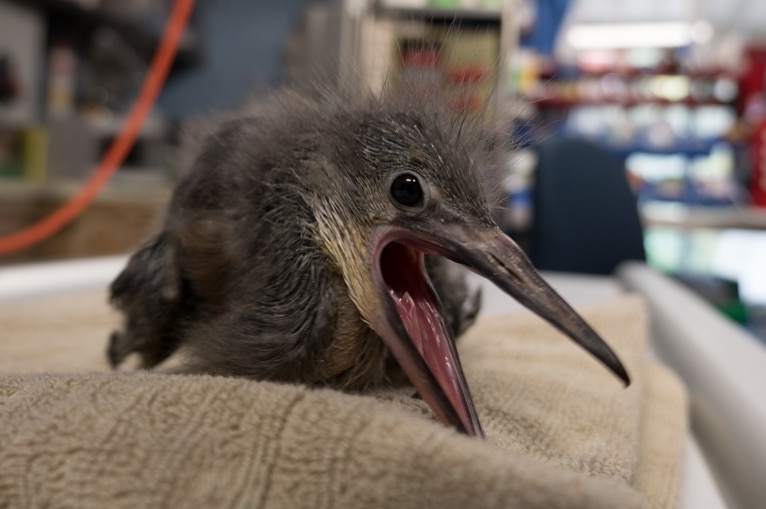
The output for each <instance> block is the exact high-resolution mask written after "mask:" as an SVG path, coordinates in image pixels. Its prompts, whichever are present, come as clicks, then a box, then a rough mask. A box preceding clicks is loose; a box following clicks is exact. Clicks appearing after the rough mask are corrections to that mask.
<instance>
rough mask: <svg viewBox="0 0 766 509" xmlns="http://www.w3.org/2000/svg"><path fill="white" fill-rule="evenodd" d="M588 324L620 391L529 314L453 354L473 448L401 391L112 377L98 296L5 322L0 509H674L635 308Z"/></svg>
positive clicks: (632, 300) (653, 368)
mask: <svg viewBox="0 0 766 509" xmlns="http://www.w3.org/2000/svg"><path fill="white" fill-rule="evenodd" d="M582 311H583V313H584V315H585V317H586V319H587V320H588V321H589V322H590V323H591V324H592V325H593V326H594V327H595V328H596V329H597V330H598V331H599V332H600V333H601V334H602V335H603V337H604V338H605V339H606V340H607V341H608V342H609V343H610V345H612V346H613V348H614V349H615V350H616V352H617V353H618V355H620V357H621V358H622V360H623V361H624V363H625V364H626V366H627V368H628V371H629V372H630V374H631V376H632V377H633V384H632V385H631V386H630V387H629V388H628V389H625V388H623V387H622V385H621V384H620V382H619V381H618V380H617V379H615V378H614V377H613V376H612V375H611V374H610V373H609V372H608V371H607V370H606V369H604V368H603V367H602V366H601V365H599V364H598V363H597V362H596V361H594V360H593V359H592V358H591V357H590V356H589V355H587V354H586V353H584V352H583V351H582V350H580V349H579V347H577V346H576V345H574V344H573V343H571V342H570V341H568V340H567V339H565V338H564V337H563V336H561V335H560V334H559V333H558V332H556V331H555V330H553V329H552V328H551V327H550V326H549V325H547V324H545V323H544V322H542V321H541V320H540V319H539V318H537V317H535V316H533V315H531V314H530V313H527V312H516V313H512V314H508V315H504V316H499V317H487V318H483V319H480V320H479V321H478V323H477V324H476V325H475V326H474V327H473V328H472V329H471V330H470V331H469V333H468V334H467V335H466V336H465V337H464V338H462V339H461V340H460V342H459V350H460V355H461V358H462V360H463V365H464V369H465V372H466V376H467V379H468V383H469V385H470V388H471V392H472V394H473V396H474V401H475V403H476V406H477V408H478V412H479V416H480V418H481V421H482V423H483V425H484V428H485V432H486V435H487V438H486V440H478V439H473V438H469V437H466V436H462V435H459V434H457V433H456V432H454V431H453V430H451V429H448V428H445V427H443V426H442V425H441V424H439V423H437V422H435V421H434V419H433V416H432V414H431V412H430V410H429V409H428V407H427V406H426V405H425V404H424V403H423V402H422V401H421V400H419V399H416V398H413V397H412V393H413V390H412V389H411V388H403V389H387V390H379V391H377V392H375V393H373V394H365V395H354V394H344V393H340V392H336V391H331V390H326V389H309V388H306V387H303V386H298V385H287V384H276V383H269V382H256V381H252V380H245V379H236V378H226V377H212V376H205V375H191V374H169V373H151V372H149V373H147V372H135V373H133V372H129V373H126V372H120V373H109V372H107V371H108V368H107V365H106V362H105V360H104V350H105V347H106V337H107V335H108V332H109V330H110V329H111V328H112V327H113V326H114V325H115V324H116V323H117V320H118V319H119V318H118V317H117V316H115V315H114V314H113V313H112V312H110V311H109V310H108V308H107V307H106V305H105V304H104V295H103V293H101V292H97V293H94V292H90V293H83V294H78V295H70V296H60V297H56V298H51V299H48V300H46V301H44V302H40V301H35V302H27V303H21V304H14V305H10V306H6V307H5V308H3V309H1V310H0V444H2V447H0V473H1V475H0V507H39V506H50V507H131V508H132V507H267V508H282V507H284V508H302V507H306V508H309V507H311V508H316V507H319V508H323V507H327V508H336V507H338V508H340V507H382V508H387V507H391V508H402V507H418V508H422V507H438V508H453V507H454V508H465V507H472V508H473V507H476V508H480V507H487V508H494V507H498V508H499V507H518V508H601V507H603V508H613V507H621V508H633V507H636V508H638V507H653V508H670V507H674V506H675V505H676V497H677V493H678V484H679V479H680V468H681V464H682V457H683V450H682V448H683V443H684V437H685V433H686V431H687V421H686V399H685V393H684V390H683V388H682V386H681V384H680V383H679V381H678V380H677V378H676V377H675V376H674V375H672V374H671V373H670V372H669V371H667V370H666V369H665V368H663V367H662V366H659V365H658V364H656V363H654V362H653V361H650V360H647V356H646V349H647V346H646V337H647V319H646V311H645V309H644V306H643V303H642V302H641V301H640V299H638V298H636V297H624V298H620V299H618V300H616V301H614V302H610V303H607V304H603V305H599V306H595V307H590V308H587V309H584V310H582Z"/></svg>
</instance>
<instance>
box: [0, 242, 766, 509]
mask: <svg viewBox="0 0 766 509" xmlns="http://www.w3.org/2000/svg"><path fill="white" fill-rule="evenodd" d="M126 261H127V257H125V256H115V257H107V258H93V259H82V260H75V261H66V262H57V263H40V264H30V265H19V266H8V267H0V302H2V301H11V300H19V299H33V298H36V297H42V296H45V295H51V294H61V293H65V292H69V291H77V290H83V289H89V288H99V287H102V288H106V287H107V286H108V284H109V283H110V282H111V281H112V280H113V279H114V277H115V276H116V275H117V274H118V273H119V271H120V270H121V269H122V268H123V267H124V266H125V263H126ZM544 276H545V278H546V279H547V280H548V282H549V283H550V284H551V285H552V286H553V287H554V288H556V290H558V291H559V292H560V293H561V295H562V296H563V297H564V298H565V299H566V300H567V301H569V302H570V303H571V304H573V305H574V306H575V307H578V306H581V305H587V304H595V303H598V302H604V301H607V300H609V299H613V298H615V297H616V296H618V295H620V294H621V293H622V289H621V286H620V285H619V283H618V282H617V281H616V280H615V279H614V278H609V277H603V276H583V275H573V274H560V273H550V274H545V275H544ZM469 277H470V281H471V282H472V284H474V285H480V286H481V288H482V294H483V299H482V300H483V305H482V313H483V314H499V313H505V312H508V311H511V310H519V309H521V306H520V305H519V304H518V303H517V302H516V301H515V300H513V299H512V298H511V297H509V296H507V295H506V294H505V293H503V292H502V291H500V290H499V289H497V288H496V287H495V286H494V285H493V284H492V283H490V282H489V281H487V280H485V279H483V278H480V277H478V276H476V275H474V274H470V275H469ZM765 374H766V370H764V371H763V372H762V373H761V375H762V376H766V375H765ZM763 387H764V386H763V385H762V386H761V388H763ZM765 471H766V470H761V471H760V472H765ZM756 472H758V471H756ZM679 507H680V509H724V508H725V507H726V505H725V504H724V503H723V500H722V499H721V496H720V494H719V492H718V489H717V487H716V484H715V482H714V480H713V476H712V475H711V473H710V469H709V468H708V466H707V464H706V462H705V459H704V458H703V456H702V454H701V453H700V450H699V447H698V446H697V444H696V441H695V439H694V438H693V437H689V439H688V440H687V454H686V458H685V471H684V477H683V482H682V492H681V501H680V505H679ZM743 507H745V506H743ZM752 507H756V506H752Z"/></svg>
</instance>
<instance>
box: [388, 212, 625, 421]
mask: <svg viewBox="0 0 766 509" xmlns="http://www.w3.org/2000/svg"><path fill="white" fill-rule="evenodd" d="M377 246H378V247H377V248H376V259H377V263H376V264H375V265H376V269H377V270H376V279H377V282H378V285H379V288H381V289H387V293H388V295H386V296H382V298H383V301H384V302H386V305H385V306H384V307H385V310H386V312H385V314H384V317H383V319H382V320H380V323H378V324H376V329H377V330H378V333H379V334H380V335H381V337H382V338H383V340H384V342H385V343H386V344H387V345H388V347H389V349H390V350H391V352H392V353H393V355H394V357H395V358H396V359H397V361H398V362H399V364H400V365H401V366H402V369H403V370H404V371H405V373H406V374H407V376H408V377H409V379H410V381H411V382H412V383H413V385H414V386H415V388H416V389H417V390H418V392H419V393H420V395H421V396H422V397H423V399H424V400H425V401H426V402H427V403H428V404H429V405H430V406H431V408H432V410H433V411H434V413H435V414H436V416H437V418H439V420H440V421H442V422H443V423H445V424H447V425H451V426H454V427H455V428H456V429H458V430H459V431H461V432H463V433H466V434H469V435H474V436H482V429H481V425H480V423H479V419H478V417H477V414H476V409H475V408H474V405H473V402H472V400H471V396H470V393H469V391H468V385H467V383H466V380H465V376H464V375H463V371H462V368H461V366H460V359H459V358H458V355H457V352H456V349H455V344H454V337H453V335H452V331H451V329H450V327H449V326H448V325H447V323H446V320H445V318H444V310H443V307H442V305H441V302H440V301H439V299H438V297H437V296H436V293H435V292H434V290H433V288H432V286H431V284H430V282H429V280H428V278H427V277H426V276H425V269H424V267H423V253H430V254H436V255H441V256H445V257H447V258H450V259H452V260H453V261H455V262H458V263H460V264H463V265H465V266H467V267H468V268H470V269H471V270H473V271H474V272H476V273H478V274H479V275H481V276H484V277H486V278H487V279H489V280H491V281H492V282H494V283H495V284H496V285H497V286H498V287H499V288H500V289H502V290H503V291H505V292H506V293H507V294H509V295H510V296H512V297H514V298H515V299H516V300H518V301H519V302H520V303H521V304H523V305H524V306H526V307H527V308H529V309H530V310H532V311H533V312H535V313H536V314H538V315H539V316H541V317H542V318H544V319H545V320H547V321H548V322H550V323H551V324H552V325H554V326H555V327H556V328H558V329H559V330H560V331H562V332H563V333H564V334H566V335H567V336H569V337H570V338H571V339H572V340H574V341H575V342H576V343H578V344H579V345H580V346H582V347H583V348H585V349H586V350H587V351H588V352H590V353H591V354H592V355H593V356H595V357H596V358H597V359H599V360H600V361H601V362H602V363H603V364H605V365H606V366H607V367H608V368H609V369H611V370H612V371H613V372H614V373H615V375H617V376H618V377H619V378H620V379H621V380H622V381H623V382H624V383H625V384H626V385H627V384H629V383H630V379H629V377H628V374H627V372H626V371H625V368H624V367H623V365H622V363H621V362H620V360H619V359H618V358H617V356H616V355H615V354H614V352H613V351H612V349H611V348H609V346H608V345H607V344H606V343H605V342H604V341H603V340H602V339H601V338H600V337H599V335H598V334H597V333H596V332H595V331H594V330H593V329H592V328H591V327H590V326H589V325H588V324H587V323H586V322H585V321H584V320H583V319H582V318H581V317H580V316H579V315H578V314H577V313H576V312H575V311H574V310H573V309H572V308H571V307H570V306H569V305H568V304H567V303H566V302H565V301H564V299H562V298H561V296H559V295H558V293H556V291H555V290H553V288H551V287H550V286H549V285H548V283H546V282H545V280H543V279H542V277H541V276H540V275H539V274H538V272H537V271H536V270H535V268H534V267H533V266H532V264H531V263H530V262H529V259H528V258H527V257H526V255H524V253H523V252H522V251H521V249H520V248H519V247H518V245H517V244H516V243H515V242H513V241H512V240H511V239H510V238H509V237H508V236H506V235H505V234H503V233H502V232H501V231H500V230H499V229H498V228H490V229H486V228H485V229H472V230H469V229H468V228H465V227H463V226H458V225H454V224H452V225H449V224H441V223H439V224H438V225H435V226H434V227H433V228H429V231H428V232H427V233H426V232H423V231H422V230H421V231H417V232H415V231H413V230H409V229H407V230H405V229H399V228H391V229H386V230H385V231H384V232H383V233H382V235H380V237H379V239H378V241H377Z"/></svg>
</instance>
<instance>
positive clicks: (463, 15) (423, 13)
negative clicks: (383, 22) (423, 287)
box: [376, 2, 502, 24]
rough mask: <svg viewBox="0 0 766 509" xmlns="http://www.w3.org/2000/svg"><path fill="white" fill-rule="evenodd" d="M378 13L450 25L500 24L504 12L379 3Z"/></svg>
mask: <svg viewBox="0 0 766 509" xmlns="http://www.w3.org/2000/svg"><path fill="white" fill-rule="evenodd" d="M376 12H377V13H379V14H385V15H389V16H393V17H397V18H401V19H406V20H422V21H431V22H442V23H445V22H446V23H450V22H453V21H465V22H471V23H487V24H500V22H501V20H502V12H501V11H500V10H499V9H480V8H473V9H472V8H440V7H398V6H388V5H386V4H385V3H384V2H379V3H378V5H377V7H376Z"/></svg>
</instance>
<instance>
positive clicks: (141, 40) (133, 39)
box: [11, 0, 202, 70]
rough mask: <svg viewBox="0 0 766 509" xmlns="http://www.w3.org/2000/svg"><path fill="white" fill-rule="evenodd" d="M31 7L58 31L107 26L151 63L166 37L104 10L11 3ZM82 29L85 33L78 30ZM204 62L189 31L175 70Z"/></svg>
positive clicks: (51, 0)
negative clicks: (40, 13)
mask: <svg viewBox="0 0 766 509" xmlns="http://www.w3.org/2000/svg"><path fill="white" fill-rule="evenodd" d="M11 1H13V2H15V3H18V4H21V5H25V6H28V7H37V8H38V9H40V10H42V11H43V12H45V13H46V14H47V16H48V17H49V18H50V19H51V20H52V23H51V24H52V25H53V26H54V29H55V27H56V26H57V25H62V26H66V28H67V29H68V30H71V31H72V32H75V31H77V32H80V33H89V32H91V31H92V30H93V29H95V28H97V27H100V26H104V27H109V28H112V29H114V30H115V31H116V32H117V33H119V34H120V35H121V36H122V37H123V38H124V39H125V40H126V42H128V43H129V44H130V45H131V46H132V47H133V48H135V49H137V50H138V51H139V52H140V53H141V54H142V55H143V56H144V58H146V59H147V60H148V59H149V58H151V56H152V55H153V54H154V51H155V49H156V47H157V46H158V44H159V40H160V37H161V35H162V33H161V28H158V29H157V31H154V30H153V29H151V28H149V27H147V26H144V25H143V24H141V23H140V22H138V21H135V20H130V19H123V18H119V17H117V16H114V15H112V14H109V13H107V12H104V11H102V10H101V9H89V8H87V7H82V6H80V5H78V4H77V3H74V2H72V1H67V0H11ZM77 29H81V30H77ZM201 59H202V49H201V43H200V40H199V37H198V35H197V34H196V33H195V32H193V31H191V30H190V29H189V28H188V27H187V29H186V30H185V31H184V34H183V36H182V37H181V42H180V45H179V47H178V53H177V55H176V59H175V62H174V64H173V68H174V69H175V70H178V69H181V68H185V67H191V66H193V65H196V64H198V63H199V62H200V60H201Z"/></svg>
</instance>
